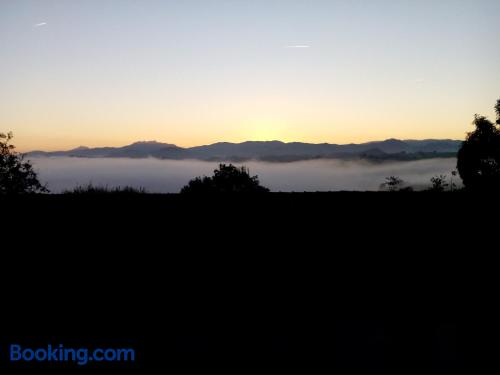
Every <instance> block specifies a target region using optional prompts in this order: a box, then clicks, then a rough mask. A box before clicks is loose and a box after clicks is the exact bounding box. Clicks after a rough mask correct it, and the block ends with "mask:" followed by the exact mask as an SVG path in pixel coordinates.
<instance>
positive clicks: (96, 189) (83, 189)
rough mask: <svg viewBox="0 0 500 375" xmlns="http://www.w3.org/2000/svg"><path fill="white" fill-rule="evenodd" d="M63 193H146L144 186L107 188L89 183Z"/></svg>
mask: <svg viewBox="0 0 500 375" xmlns="http://www.w3.org/2000/svg"><path fill="white" fill-rule="evenodd" d="M63 194H76V195H79V194H81V195H86V194H88V195H100V194H147V191H146V189H144V188H139V189H136V188H133V187H130V186H125V187H121V186H119V187H114V188H109V187H108V186H94V185H92V184H91V183H90V184H88V185H79V186H77V187H75V188H74V189H73V190H66V191H64V192H63Z"/></svg>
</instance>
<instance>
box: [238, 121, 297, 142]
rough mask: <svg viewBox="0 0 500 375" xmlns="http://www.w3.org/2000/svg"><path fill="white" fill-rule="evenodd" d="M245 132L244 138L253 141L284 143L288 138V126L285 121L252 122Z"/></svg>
mask: <svg viewBox="0 0 500 375" xmlns="http://www.w3.org/2000/svg"><path fill="white" fill-rule="evenodd" d="M244 129H245V130H243V133H244V136H243V137H244V138H246V140H251V141H275V140H280V141H284V140H286V139H287V138H288V137H287V136H286V125H285V124H284V123H283V121H280V120H276V119H259V120H254V121H250V122H249V123H248V125H246V126H245V127H244Z"/></svg>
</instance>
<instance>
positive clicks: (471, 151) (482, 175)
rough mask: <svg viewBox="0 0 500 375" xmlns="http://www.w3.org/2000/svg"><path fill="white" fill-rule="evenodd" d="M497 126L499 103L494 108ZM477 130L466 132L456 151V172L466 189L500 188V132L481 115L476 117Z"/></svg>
mask: <svg viewBox="0 0 500 375" xmlns="http://www.w3.org/2000/svg"><path fill="white" fill-rule="evenodd" d="M495 111H496V113H497V124H500V100H499V101H498V102H497V104H496V106H495ZM473 124H474V126H475V127H476V130H474V131H473V132H471V133H469V134H468V135H467V138H466V140H465V142H464V143H463V144H462V147H461V148H460V150H459V152H458V161H457V169H458V173H459V174H460V177H461V178H462V180H463V183H464V186H465V187H466V188H467V189H473V190H478V189H481V190H485V189H496V188H499V187H500V130H499V128H498V126H497V125H495V124H493V123H492V122H491V121H490V120H488V119H487V118H486V117H484V116H479V115H476V116H475V118H474V122H473Z"/></svg>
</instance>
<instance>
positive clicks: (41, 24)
mask: <svg viewBox="0 0 500 375" xmlns="http://www.w3.org/2000/svg"><path fill="white" fill-rule="evenodd" d="M45 25H47V22H40V23H37V24H34V25H33V26H34V27H42V26H45Z"/></svg>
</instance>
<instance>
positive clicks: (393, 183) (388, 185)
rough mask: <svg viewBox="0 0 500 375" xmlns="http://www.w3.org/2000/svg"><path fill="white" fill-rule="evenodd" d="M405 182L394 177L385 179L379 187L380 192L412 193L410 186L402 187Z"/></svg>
mask: <svg viewBox="0 0 500 375" xmlns="http://www.w3.org/2000/svg"><path fill="white" fill-rule="evenodd" d="M404 184H405V182H404V181H403V180H402V179H401V178H399V177H396V176H390V177H387V178H386V179H385V182H384V183H383V184H381V185H380V189H381V190H385V191H390V192H396V191H408V192H409V191H413V188H412V187H411V186H404Z"/></svg>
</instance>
